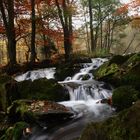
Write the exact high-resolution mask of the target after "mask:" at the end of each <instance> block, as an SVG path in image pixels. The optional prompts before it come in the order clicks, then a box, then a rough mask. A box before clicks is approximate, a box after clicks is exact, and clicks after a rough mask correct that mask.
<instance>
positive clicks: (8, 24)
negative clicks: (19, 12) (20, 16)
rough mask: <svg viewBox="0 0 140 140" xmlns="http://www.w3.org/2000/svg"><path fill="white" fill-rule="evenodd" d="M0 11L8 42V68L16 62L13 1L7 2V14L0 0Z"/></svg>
mask: <svg viewBox="0 0 140 140" xmlns="http://www.w3.org/2000/svg"><path fill="white" fill-rule="evenodd" d="M0 11H1V14H2V19H3V23H4V26H5V30H6V36H7V40H8V45H7V52H8V58H9V59H8V60H9V62H8V63H9V64H10V66H14V65H15V64H16V63H17V62H16V39H15V38H16V35H15V27H14V0H8V1H7V13H6V12H5V8H4V1H3V0H0Z"/></svg>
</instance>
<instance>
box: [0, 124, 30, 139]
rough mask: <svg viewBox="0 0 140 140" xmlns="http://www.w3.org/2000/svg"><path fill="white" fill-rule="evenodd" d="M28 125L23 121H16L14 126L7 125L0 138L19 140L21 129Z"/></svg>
mask: <svg viewBox="0 0 140 140" xmlns="http://www.w3.org/2000/svg"><path fill="white" fill-rule="evenodd" d="M28 126H29V125H28V124H27V123H25V122H17V123H16V124H15V125H14V126H11V127H9V128H8V129H7V130H6V132H5V134H3V136H2V137H1V138H0V140H20V139H21V137H22V134H23V129H25V128H26V127H28Z"/></svg>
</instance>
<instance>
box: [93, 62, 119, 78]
mask: <svg viewBox="0 0 140 140" xmlns="http://www.w3.org/2000/svg"><path fill="white" fill-rule="evenodd" d="M118 70H119V67H118V65H117V64H115V63H113V64H111V65H109V63H108V62H107V63H105V64H103V65H102V66H101V67H100V68H99V69H98V70H97V71H96V72H95V76H96V78H97V79H104V78H105V77H107V76H110V75H113V74H114V73H116V72H117V71H118Z"/></svg>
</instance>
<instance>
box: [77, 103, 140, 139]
mask: <svg viewBox="0 0 140 140" xmlns="http://www.w3.org/2000/svg"><path fill="white" fill-rule="evenodd" d="M139 110H140V101H137V102H136V103H135V104H134V105H133V106H132V107H130V108H128V109H126V110H124V111H122V112H120V113H119V114H118V115H116V116H113V117H111V118H109V119H107V120H105V121H102V122H97V123H90V124H88V126H87V127H86V128H85V129H84V131H83V133H82V135H81V137H80V139H79V140H92V139H94V140H139V138H140V133H139V131H140V125H139V124H140V111H139Z"/></svg>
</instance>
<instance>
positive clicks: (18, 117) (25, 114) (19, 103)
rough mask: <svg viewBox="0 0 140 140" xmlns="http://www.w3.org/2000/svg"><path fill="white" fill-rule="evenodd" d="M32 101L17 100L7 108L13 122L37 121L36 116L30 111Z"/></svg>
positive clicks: (9, 118) (9, 117)
mask: <svg viewBox="0 0 140 140" xmlns="http://www.w3.org/2000/svg"><path fill="white" fill-rule="evenodd" d="M30 103H31V101H25V100H16V101H14V102H13V103H12V105H11V106H10V107H8V109H7V113H8V120H9V121H10V122H12V123H15V122H18V121H26V122H28V123H35V117H34V115H33V113H32V112H29V111H28V106H29V105H30Z"/></svg>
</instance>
